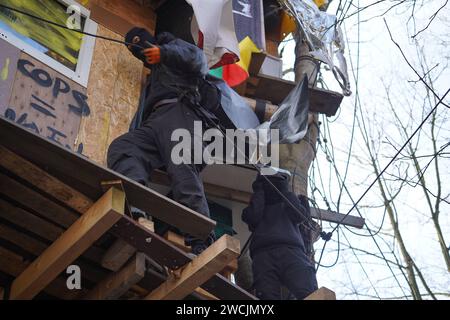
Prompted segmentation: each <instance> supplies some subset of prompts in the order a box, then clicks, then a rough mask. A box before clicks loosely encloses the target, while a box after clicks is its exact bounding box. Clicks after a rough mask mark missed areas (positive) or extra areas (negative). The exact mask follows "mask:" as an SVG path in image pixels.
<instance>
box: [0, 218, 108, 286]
mask: <svg viewBox="0 0 450 320" xmlns="http://www.w3.org/2000/svg"><path fill="white" fill-rule="evenodd" d="M0 239H3V240H6V241H8V242H9V243H12V244H14V245H15V246H17V247H18V248H20V249H21V250H23V251H25V252H26V253H28V254H29V255H31V256H33V257H38V256H40V255H41V254H42V253H43V252H44V251H45V250H46V249H47V248H48V247H49V245H48V244H47V243H44V242H43V241H41V240H39V239H36V238H34V237H32V236H29V235H28V234H25V233H22V232H20V231H18V230H16V229H13V228H11V227H9V226H7V225H3V224H0ZM90 249H92V248H90ZM98 250H100V249H98ZM94 254H95V252H94ZM97 255H98V254H97ZM74 264H76V265H78V266H79V267H80V268H81V269H82V270H83V272H82V277H83V279H86V280H88V281H89V282H92V283H97V282H98V281H100V280H102V279H104V278H105V276H106V273H104V272H103V271H102V270H101V269H100V268H97V267H95V266H93V265H92V264H87V263H86V262H85V261H84V260H80V259H78V260H76V261H75V263H74Z"/></svg>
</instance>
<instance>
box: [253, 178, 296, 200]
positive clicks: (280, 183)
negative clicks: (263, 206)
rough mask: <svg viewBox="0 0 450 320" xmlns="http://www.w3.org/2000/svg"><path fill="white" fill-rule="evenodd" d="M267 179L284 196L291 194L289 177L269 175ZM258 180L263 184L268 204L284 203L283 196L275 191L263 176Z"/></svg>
mask: <svg viewBox="0 0 450 320" xmlns="http://www.w3.org/2000/svg"><path fill="white" fill-rule="evenodd" d="M266 178H267V179H268V180H269V181H270V182H271V183H272V184H273V186H275V187H276V188H277V189H278V190H279V191H280V192H281V193H282V194H283V195H285V194H286V193H287V192H289V176H287V175H286V174H283V173H277V174H274V175H267V176H266ZM258 180H259V181H260V182H261V183H262V185H263V189H264V198H265V200H266V201H265V202H266V203H267V204H270V203H276V202H282V201H283V198H282V196H281V195H280V194H279V193H278V192H277V190H275V189H274V187H273V186H272V184H270V183H269V182H268V181H267V180H266V179H265V178H264V177H263V176H259V177H258Z"/></svg>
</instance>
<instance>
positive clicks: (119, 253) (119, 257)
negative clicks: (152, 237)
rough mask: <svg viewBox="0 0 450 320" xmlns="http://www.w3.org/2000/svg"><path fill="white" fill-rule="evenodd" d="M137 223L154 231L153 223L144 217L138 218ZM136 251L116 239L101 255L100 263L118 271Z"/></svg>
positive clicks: (104, 266) (106, 267) (124, 242)
mask: <svg viewBox="0 0 450 320" xmlns="http://www.w3.org/2000/svg"><path fill="white" fill-rule="evenodd" d="M138 223H139V224H140V225H141V226H143V227H144V228H146V229H147V230H149V231H152V232H154V231H155V228H154V224H153V222H152V221H149V220H147V219H144V218H139V221H138ZM135 253H136V249H135V248H134V247H133V246H131V245H129V244H128V243H127V242H126V241H124V240H122V239H117V240H116V241H115V242H114V243H113V244H112V245H111V247H109V249H108V250H107V251H106V252H105V254H104V255H103V257H102V261H101V265H102V267H103V268H105V269H108V270H111V271H115V272H116V271H119V269H120V268H122V267H123V265H124V264H125V263H126V262H127V261H128V260H129V259H130V258H131V257H132V256H133V255H134V254H135Z"/></svg>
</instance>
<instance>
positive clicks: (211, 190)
mask: <svg viewBox="0 0 450 320" xmlns="http://www.w3.org/2000/svg"><path fill="white" fill-rule="evenodd" d="M152 181H153V182H154V183H156V184H160V185H165V186H168V185H170V181H169V177H168V176H167V173H165V172H162V171H158V170H155V171H154V173H153V174H152ZM204 188H205V193H206V194H207V195H209V196H213V197H218V198H222V199H227V200H232V201H237V202H240V203H244V204H248V203H250V199H251V197H252V194H251V193H250V192H245V191H238V190H233V189H230V188H227V187H222V186H218V185H213V184H208V183H205V184H204ZM311 216H312V217H313V218H314V219H320V220H323V221H328V222H334V223H337V222H339V221H341V220H342V218H343V217H344V215H343V214H342V213H337V212H333V211H328V210H322V209H319V210H317V209H314V208H311ZM364 221H365V220H364V219H363V218H360V217H356V216H348V217H346V218H345V220H344V221H343V222H342V224H343V225H347V226H350V227H355V228H358V229H362V228H363V227H364Z"/></svg>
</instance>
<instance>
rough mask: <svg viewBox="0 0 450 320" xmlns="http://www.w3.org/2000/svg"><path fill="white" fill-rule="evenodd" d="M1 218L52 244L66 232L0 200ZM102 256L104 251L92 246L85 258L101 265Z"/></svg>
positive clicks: (84, 254) (84, 255)
mask: <svg viewBox="0 0 450 320" xmlns="http://www.w3.org/2000/svg"><path fill="white" fill-rule="evenodd" d="M0 217H1V218H2V219H5V220H6V221H8V222H9V223H11V224H13V225H15V226H18V227H20V228H22V229H25V230H27V231H30V232H31V233H33V234H35V235H37V236H39V237H41V238H42V239H45V240H48V241H50V242H53V241H55V240H56V239H58V238H59V237H60V236H61V235H62V234H63V233H64V231H65V230H64V229H63V228H62V227H59V226H57V225H55V224H53V223H51V222H49V221H47V220H44V219H42V218H40V217H38V216H36V215H34V214H32V213H31V212H28V211H25V210H22V209H20V208H18V207H16V206H14V205H12V204H10V203H8V202H6V201H4V200H2V199H0ZM102 256H103V250H102V249H101V248H99V247H97V246H92V247H90V248H89V249H88V250H86V252H85V253H83V257H85V258H87V259H89V260H91V261H93V262H95V263H100V259H101V257H102Z"/></svg>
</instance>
